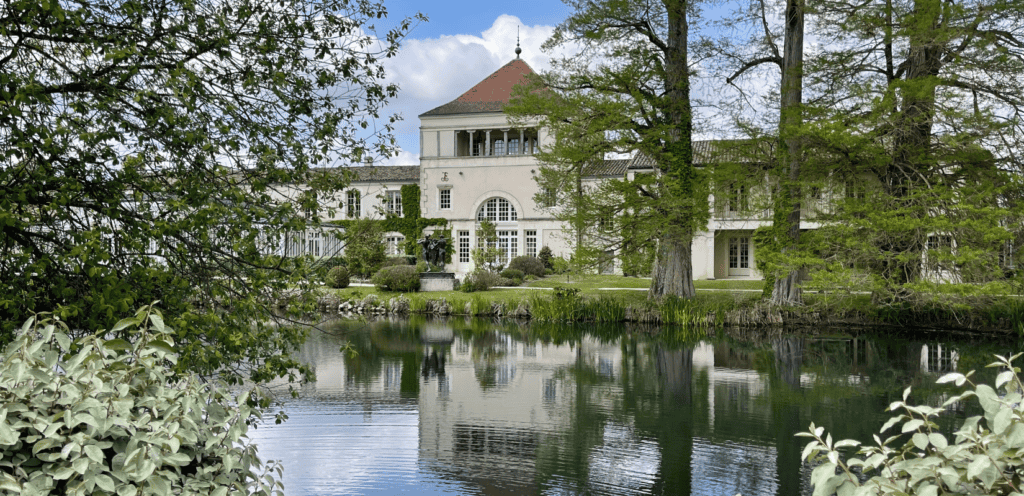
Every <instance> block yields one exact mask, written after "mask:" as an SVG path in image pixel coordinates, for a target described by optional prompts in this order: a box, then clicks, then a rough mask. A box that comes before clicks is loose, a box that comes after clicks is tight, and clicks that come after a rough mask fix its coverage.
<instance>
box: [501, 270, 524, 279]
mask: <svg viewBox="0 0 1024 496" xmlns="http://www.w3.org/2000/svg"><path fill="white" fill-rule="evenodd" d="M523 276H524V274H523V271H521V270H519V269H505V270H503V271H501V277H504V278H505V279H519V280H520V281H522V280H523Z"/></svg>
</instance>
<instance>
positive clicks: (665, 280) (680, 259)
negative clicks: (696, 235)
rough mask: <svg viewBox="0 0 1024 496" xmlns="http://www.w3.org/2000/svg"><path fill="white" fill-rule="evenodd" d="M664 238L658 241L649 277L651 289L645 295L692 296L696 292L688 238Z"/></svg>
mask: <svg viewBox="0 0 1024 496" xmlns="http://www.w3.org/2000/svg"><path fill="white" fill-rule="evenodd" d="M683 237H684V238H685V239H666V238H662V239H661V240H659V241H658V254H657V258H655V260H654V274H653V277H652V278H651V289H650V290H649V291H648V292H647V295H648V296H649V297H651V298H657V297H660V296H665V295H675V296H679V297H682V298H692V297H693V296H694V295H695V294H696V290H694V289H693V264H692V260H691V255H692V253H691V247H690V239H691V238H692V236H683Z"/></svg>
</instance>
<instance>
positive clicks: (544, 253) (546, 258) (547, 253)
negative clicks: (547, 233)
mask: <svg viewBox="0 0 1024 496" xmlns="http://www.w3.org/2000/svg"><path fill="white" fill-rule="evenodd" d="M551 257H552V254H551V248H548V247H547V246H544V247H542V248H541V249H540V253H538V254H537V258H539V259H540V261H541V262H542V263H543V264H544V268H545V269H548V270H554V269H555V266H554V265H553V264H552V262H551ZM524 272H525V271H524Z"/></svg>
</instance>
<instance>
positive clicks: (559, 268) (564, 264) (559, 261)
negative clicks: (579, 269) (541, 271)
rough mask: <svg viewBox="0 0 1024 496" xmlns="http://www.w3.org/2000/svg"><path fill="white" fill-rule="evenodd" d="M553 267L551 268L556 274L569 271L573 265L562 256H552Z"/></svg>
mask: <svg viewBox="0 0 1024 496" xmlns="http://www.w3.org/2000/svg"><path fill="white" fill-rule="evenodd" d="M551 267H552V269H551V270H552V271H553V272H554V273H555V274H565V273H566V272H569V269H571V268H572V266H571V265H570V264H569V261H568V260H566V259H564V258H562V257H552V258H551Z"/></svg>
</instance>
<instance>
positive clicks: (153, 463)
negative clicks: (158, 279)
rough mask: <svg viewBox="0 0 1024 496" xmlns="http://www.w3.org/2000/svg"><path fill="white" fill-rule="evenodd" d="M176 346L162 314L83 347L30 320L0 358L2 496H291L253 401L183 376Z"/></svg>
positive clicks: (140, 316)
mask: <svg viewBox="0 0 1024 496" xmlns="http://www.w3.org/2000/svg"><path fill="white" fill-rule="evenodd" d="M110 335H114V336H121V338H118V339H104V338H103V337H102V336H110ZM173 336H174V332H173V331H171V330H170V329H168V328H165V327H164V323H163V319H162V318H161V317H160V314H159V313H158V312H156V311H155V310H152V309H151V308H143V309H142V310H139V312H138V313H137V314H136V315H135V317H133V318H129V319H125V320H122V321H121V322H119V323H118V324H117V325H115V326H114V327H113V328H112V329H110V330H109V331H100V332H98V333H97V334H95V335H89V336H86V337H84V338H81V339H78V340H76V341H72V340H71V339H70V338H69V337H68V330H67V328H66V326H65V325H64V324H63V323H62V322H60V321H57V320H52V319H50V318H47V317H45V316H37V317H33V318H32V319H29V320H28V322H26V323H25V325H24V326H22V328H21V332H20V333H19V334H18V336H17V337H16V338H15V339H14V341H13V342H11V343H10V344H9V345H8V346H7V348H6V350H5V352H4V354H3V357H2V359H0V405H2V406H0V467H2V468H0V470H2V472H3V476H2V477H0V492H2V493H4V494H13V493H20V494H83V495H93V494H182V495H186V494H187V495H198V494H238V495H247V496H248V495H254V494H256V495H270V494H280V492H279V491H283V487H282V486H281V483H280V482H277V481H275V480H274V479H273V477H271V476H270V474H269V472H270V471H271V470H273V471H276V472H277V474H278V476H280V471H279V469H277V468H276V467H266V468H265V467H263V466H262V465H261V463H260V461H259V459H258V458H257V457H256V448H255V446H253V445H252V444H250V443H248V442H246V436H245V433H246V429H247V423H246V422H247V421H248V420H251V419H253V418H254V417H257V416H258V413H257V412H254V411H253V410H251V409H250V408H249V406H247V404H248V401H247V399H249V397H248V396H244V397H241V398H237V399H236V398H233V397H230V396H229V395H228V393H227V391H226V390H225V389H223V388H222V387H220V386H218V385H217V384H216V383H204V382H200V381H199V380H198V379H197V378H195V377H194V376H191V375H187V376H186V375H182V374H178V373H175V372H174V371H173V370H172V368H173V367H174V364H175V363H177V355H176V354H175V352H174V341H173ZM122 338H124V339H122ZM71 350H74V351H71Z"/></svg>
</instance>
